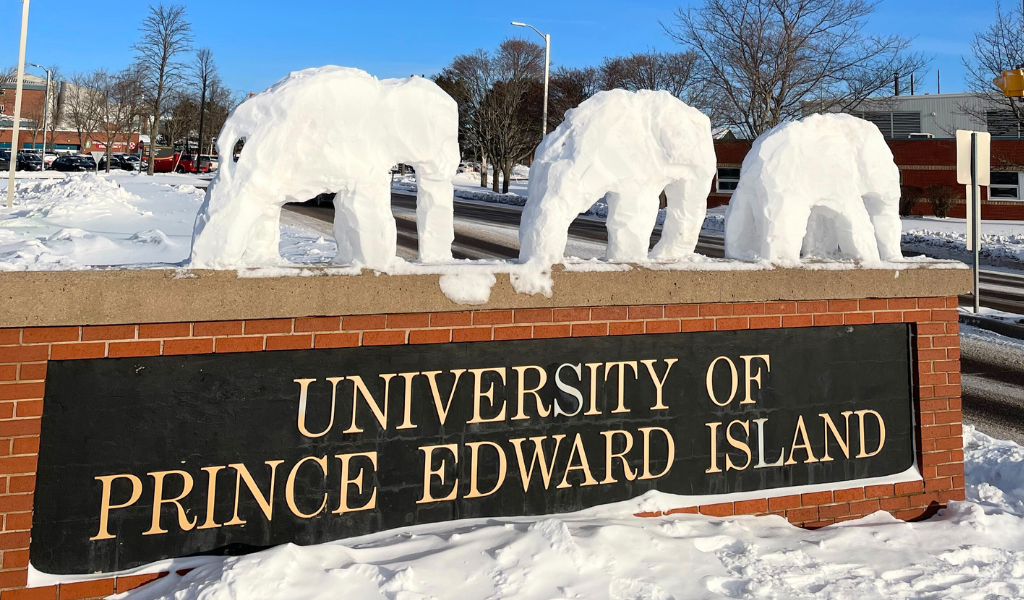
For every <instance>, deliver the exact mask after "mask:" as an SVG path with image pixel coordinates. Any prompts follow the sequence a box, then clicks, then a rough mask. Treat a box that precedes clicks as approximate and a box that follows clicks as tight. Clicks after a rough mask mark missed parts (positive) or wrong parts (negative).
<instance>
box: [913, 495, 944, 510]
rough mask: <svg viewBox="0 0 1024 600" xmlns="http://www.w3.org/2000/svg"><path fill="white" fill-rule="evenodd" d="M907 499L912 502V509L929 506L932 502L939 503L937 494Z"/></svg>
mask: <svg viewBox="0 0 1024 600" xmlns="http://www.w3.org/2000/svg"><path fill="white" fill-rule="evenodd" d="M907 498H908V499H909V500H910V506H911V507H912V508H917V507H921V506H928V505H929V504H931V503H932V502H935V503H938V502H939V495H938V494H935V493H927V494H917V495H915V496H907Z"/></svg>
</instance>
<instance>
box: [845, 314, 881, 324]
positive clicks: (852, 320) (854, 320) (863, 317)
mask: <svg viewBox="0 0 1024 600" xmlns="http://www.w3.org/2000/svg"><path fill="white" fill-rule="evenodd" d="M874 322H875V316H874V314H873V313H844V314H843V323H844V324H845V325H867V324H869V323H874Z"/></svg>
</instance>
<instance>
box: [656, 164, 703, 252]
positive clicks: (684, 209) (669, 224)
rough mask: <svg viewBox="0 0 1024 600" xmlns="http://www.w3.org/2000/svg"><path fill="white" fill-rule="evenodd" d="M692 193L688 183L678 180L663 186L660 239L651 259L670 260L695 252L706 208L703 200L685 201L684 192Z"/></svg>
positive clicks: (685, 194)
mask: <svg viewBox="0 0 1024 600" xmlns="http://www.w3.org/2000/svg"><path fill="white" fill-rule="evenodd" d="M694 189H695V186H694V185H693V183H692V182H690V181H688V180H685V179H682V180H679V181H674V182H672V183H670V184H668V185H667V186H665V198H666V199H667V201H668V202H667V205H666V208H665V223H664V225H662V229H661V239H660V240H659V241H658V243H657V244H656V245H655V246H654V249H653V250H652V251H651V258H656V259H673V258H681V257H684V256H688V255H690V254H693V251H694V250H695V249H696V248H697V238H698V237H699V236H700V230H701V227H702V226H703V225H704V218H705V217H706V216H707V212H708V204H707V202H706V201H705V199H704V198H703V197H699V198H694V199H687V194H688V192H690V191H692V190H694Z"/></svg>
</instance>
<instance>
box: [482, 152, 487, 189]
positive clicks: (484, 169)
mask: <svg viewBox="0 0 1024 600" xmlns="http://www.w3.org/2000/svg"><path fill="white" fill-rule="evenodd" d="M480 187H482V188H485V187H487V153H486V152H484V149H483V147H482V146H481V148H480Z"/></svg>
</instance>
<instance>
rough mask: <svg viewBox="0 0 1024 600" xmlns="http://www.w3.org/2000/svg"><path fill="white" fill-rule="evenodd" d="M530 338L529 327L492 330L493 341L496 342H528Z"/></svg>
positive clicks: (531, 332) (517, 326)
mask: <svg viewBox="0 0 1024 600" xmlns="http://www.w3.org/2000/svg"><path fill="white" fill-rule="evenodd" d="M532 337H533V327H531V326H529V325H513V326H511V327H495V328H494V339H496V340H528V339H530V338H532Z"/></svg>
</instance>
